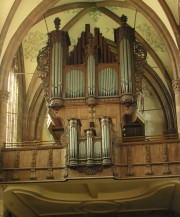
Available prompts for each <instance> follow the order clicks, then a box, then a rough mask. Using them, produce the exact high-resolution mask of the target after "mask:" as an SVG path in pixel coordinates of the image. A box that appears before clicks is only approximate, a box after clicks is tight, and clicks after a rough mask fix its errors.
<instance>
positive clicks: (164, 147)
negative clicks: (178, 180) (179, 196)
mask: <svg viewBox="0 0 180 217" xmlns="http://www.w3.org/2000/svg"><path fill="white" fill-rule="evenodd" d="M162 158H163V162H164V163H163V174H169V173H170V171H169V165H168V147H167V143H163V145H162Z"/></svg>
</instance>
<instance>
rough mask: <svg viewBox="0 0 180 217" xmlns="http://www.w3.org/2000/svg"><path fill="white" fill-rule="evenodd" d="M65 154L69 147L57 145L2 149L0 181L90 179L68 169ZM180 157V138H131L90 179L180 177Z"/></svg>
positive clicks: (117, 144)
mask: <svg viewBox="0 0 180 217" xmlns="http://www.w3.org/2000/svg"><path fill="white" fill-rule="evenodd" d="M136 139H137V138H136ZM139 139H140V138H139ZM7 145H8V146H10V145H11V147H7ZM66 153H67V150H66V147H63V146H62V145H61V144H60V143H58V142H56V143H51V142H44V143H38V142H33V143H29V142H28V143H16V144H15V143H13V144H5V147H4V148H2V149H1V162H0V163H1V169H0V179H1V182H2V183H7V182H43V181H49V180H54V181H65V180H66V179H74V178H76V179H78V178H84V177H86V178H87V176H86V175H85V174H82V172H80V171H81V170H78V169H76V168H73V169H72V168H68V167H67V165H66V159H67V156H66ZM179 154H180V140H179V139H178V138H177V135H176V137H174V136H173V135H171V136H170V135H169V136H163V137H160V136H156V137H148V138H147V137H146V138H144V140H143V139H142V138H141V139H140V140H137V141H134V140H133V138H130V139H129V141H128V138H126V140H125V141H124V140H123V139H122V140H119V141H115V142H114V144H113V150H112V166H110V167H107V168H106V167H104V168H103V170H102V171H100V170H99V171H98V170H97V173H96V174H93V175H92V174H91V177H92V176H94V178H103V177H114V178H116V179H127V178H128V179H133V178H153V177H164V176H166V177H167V176H168V177H172V176H180V155H179ZM98 166H99V165H98ZM89 177H90V175H89Z"/></svg>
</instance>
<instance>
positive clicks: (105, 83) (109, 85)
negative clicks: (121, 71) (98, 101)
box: [98, 67, 118, 96]
mask: <svg viewBox="0 0 180 217" xmlns="http://www.w3.org/2000/svg"><path fill="white" fill-rule="evenodd" d="M98 79H99V96H116V95H118V77H117V72H116V70H115V69H113V68H109V67H108V68H104V69H102V70H101V72H100V73H99V77H98Z"/></svg>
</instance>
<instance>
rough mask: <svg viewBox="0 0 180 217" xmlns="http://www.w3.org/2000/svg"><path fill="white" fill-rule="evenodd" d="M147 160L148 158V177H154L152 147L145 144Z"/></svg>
mask: <svg viewBox="0 0 180 217" xmlns="http://www.w3.org/2000/svg"><path fill="white" fill-rule="evenodd" d="M145 158H146V175H152V174H153V172H152V167H151V165H150V164H151V152H150V145H149V144H148V143H146V144H145Z"/></svg>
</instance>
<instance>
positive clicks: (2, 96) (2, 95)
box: [0, 90, 9, 102]
mask: <svg viewBox="0 0 180 217" xmlns="http://www.w3.org/2000/svg"><path fill="white" fill-rule="evenodd" d="M8 98H9V92H8V91H4V90H0V102H2V101H6V102H7V101H8Z"/></svg>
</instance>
